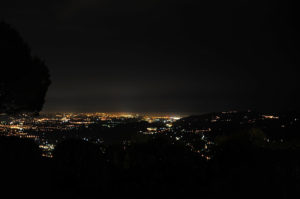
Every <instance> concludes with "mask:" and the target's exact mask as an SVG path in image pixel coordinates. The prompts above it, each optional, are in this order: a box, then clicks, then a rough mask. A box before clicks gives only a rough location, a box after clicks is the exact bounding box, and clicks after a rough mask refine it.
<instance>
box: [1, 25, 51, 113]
mask: <svg viewBox="0 0 300 199" xmlns="http://www.w3.org/2000/svg"><path fill="white" fill-rule="evenodd" d="M0 65H1V73H0V74H1V77H0V113H7V114H17V113H24V112H31V113H38V112H39V111H41V109H42V107H43V104H44V102H45V95H46V92H47V89H48V87H49V85H50V83H51V82H50V76H49V71H48V68H47V66H46V65H45V63H44V62H43V61H42V60H41V59H39V58H38V57H34V56H32V55H31V51H30V48H29V47H28V45H27V44H26V43H25V42H24V41H23V39H22V37H21V36H20V34H19V33H18V32H17V31H16V30H15V29H13V28H12V27H11V26H10V25H8V24H6V23H5V22H0Z"/></svg>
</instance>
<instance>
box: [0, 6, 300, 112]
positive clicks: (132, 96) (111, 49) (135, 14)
mask: <svg viewBox="0 0 300 199" xmlns="http://www.w3.org/2000/svg"><path fill="white" fill-rule="evenodd" d="M1 4H2V5H0V13H1V15H0V17H2V18H4V19H5V20H6V21H8V22H9V23H11V24H13V25H14V26H15V27H16V28H17V29H18V30H20V32H21V33H22V35H23V37H24V38H25V39H26V40H27V41H28V42H29V44H30V45H31V46H32V49H33V52H34V53H35V54H38V55H39V56H42V57H44V58H45V59H46V61H47V63H48V65H49V68H50V70H51V71H52V72H51V73H52V79H53V85H52V87H51V88H50V91H49V94H48V100H47V104H46V110H62V109H63V110H81V111H84V110H87V111H101V110H105V111H109V110H118V109H125V110H132V111H148V110H152V111H177V112H180V111H188V112H190V111H191V112H203V111H214V110H224V109H231V108H238V109H247V108H254V109H290V108H291V109H292V108H299V106H298V105H299V104H298V99H299V96H298V94H297V93H298V92H297V90H299V86H298V84H299V80H298V79H297V76H298V71H297V67H298V64H299V58H298V54H299V51H298V45H299V39H298V36H297V35H298V34H297V33H298V32H297V31H296V29H295V28H296V27H297V21H296V17H297V16H296V15H299V14H297V10H296V6H295V4H294V2H293V1H284V2H281V1H266V0H263V1H247V0H239V1H238V0H234V1H208V2H206V1H205V2H204V1H193V0H186V1H168V0H165V1H159V0H156V1H155V0H146V1H137V0H130V1H121V0H111V1H108V0H104V1H96V0H73V1H71V0H63V1H59V2H54V1H32V0H29V1H21V0H11V1H7V2H2V3H1ZM16 5H17V6H16Z"/></svg>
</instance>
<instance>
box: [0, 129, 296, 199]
mask: <svg viewBox="0 0 300 199" xmlns="http://www.w3.org/2000/svg"><path fill="white" fill-rule="evenodd" d="M252 134H253V130H250V131H247V132H240V133H235V134H232V135H230V136H227V137H221V138H219V140H218V144H217V145H216V146H215V147H214V148H213V149H212V150H213V156H212V159H211V160H206V159H205V158H203V157H202V156H201V155H200V154H199V153H195V152H192V151H191V150H190V148H189V147H187V146H185V145H184V144H183V143H181V142H177V143H174V142H173V141H172V140H171V139H169V137H166V136H157V135H156V136H147V139H144V140H143V141H137V142H132V143H130V144H125V145H124V144H113V145H109V146H104V145H100V144H93V143H90V142H86V141H83V140H76V139H70V140H65V141H63V142H62V143H60V144H59V145H58V146H57V147H56V149H55V151H54V157H53V158H52V159H44V158H42V157H41V156H40V151H39V149H38V147H37V146H36V145H35V144H34V143H33V142H30V141H27V140H23V139H22V140H21V139H17V138H6V137H0V149H1V150H0V155H1V160H2V164H1V172H2V176H5V177H4V178H3V177H2V179H4V180H2V183H4V187H6V188H9V189H11V190H20V188H21V190H23V189H24V190H30V191H29V192H27V194H29V195H30V194H32V193H33V192H35V193H37V192H39V193H49V194H53V195H63V196H74V197H82V198H84V197H89V196H95V197H97V198H101V197H107V196H119V197H123V196H126V197H140V198H145V197H150V198H154V197H162V196H168V197H170V196H174V197H175V196H180V197H197V198H224V197H230V198H254V197H255V198H292V197H293V194H299V190H300V189H299V188H300V159H299V155H300V150H299V148H271V147H265V146H264V145H261V144H260V139H261V136H260V135H261V134H260V132H254V134H255V136H252ZM16 182H18V183H16ZM12 184H13V186H11V185H12ZM2 188H3V186H2ZM22 188H23V189H22ZM33 190H34V191H33ZM24 193H25V194H26V192H24Z"/></svg>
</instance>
